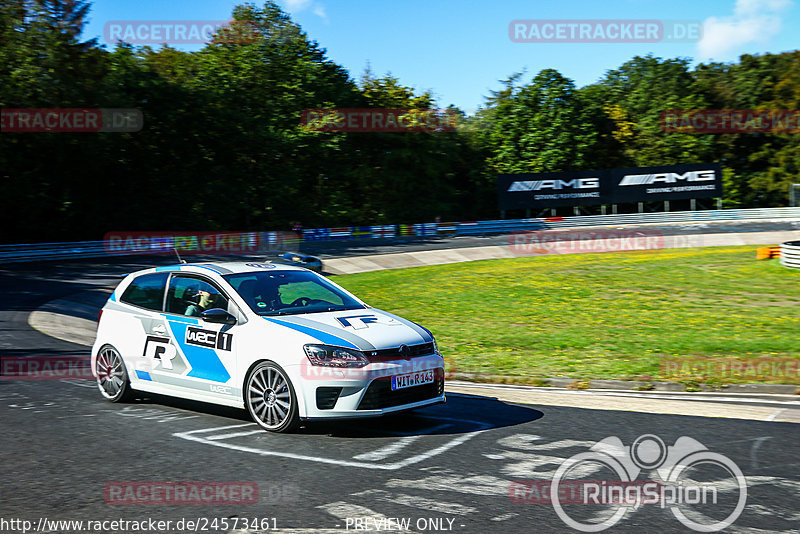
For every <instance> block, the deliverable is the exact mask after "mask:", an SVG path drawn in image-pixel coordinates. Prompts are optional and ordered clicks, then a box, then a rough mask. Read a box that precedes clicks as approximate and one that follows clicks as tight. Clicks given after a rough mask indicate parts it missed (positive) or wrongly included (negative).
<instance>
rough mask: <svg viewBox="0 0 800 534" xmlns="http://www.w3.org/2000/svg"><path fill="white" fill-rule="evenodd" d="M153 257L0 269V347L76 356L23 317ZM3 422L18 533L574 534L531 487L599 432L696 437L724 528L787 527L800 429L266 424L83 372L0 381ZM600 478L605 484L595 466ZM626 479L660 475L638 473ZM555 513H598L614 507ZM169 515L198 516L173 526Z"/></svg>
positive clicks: (635, 521)
mask: <svg viewBox="0 0 800 534" xmlns="http://www.w3.org/2000/svg"><path fill="white" fill-rule="evenodd" d="M770 229H775V228H774V226H773V227H771V228H770ZM506 239H507V238H506ZM481 244H484V243H481ZM167 261H169V260H167V259H160V260H155V261H153V260H150V259H148V260H145V261H144V262H140V263H136V262H131V263H116V264H113V265H109V264H107V263H104V262H103V261H102V260H96V261H83V262H78V261H76V262H68V263H63V264H57V263H51V264H38V265H25V266H23V265H18V266H12V267H4V268H0V299H2V300H1V301H2V302H3V303H4V305H3V307H2V311H0V358H6V357H10V356H23V357H42V356H57V357H66V358H69V357H75V358H86V357H87V356H88V354H87V349H86V348H85V347H83V346H80V345H75V344H72V343H68V342H64V341H59V340H56V339H54V338H51V337H48V336H46V335H44V334H41V333H39V332H37V331H35V330H33V329H32V328H30V327H29V326H28V323H27V316H28V314H29V313H30V312H31V311H32V310H34V309H36V308H37V307H39V306H40V305H42V304H44V303H45V302H48V301H50V300H52V299H56V298H61V297H65V296H69V295H72V294H75V293H78V292H81V291H86V290H92V289H98V290H100V289H104V288H106V287H107V286H108V285H109V284H113V283H115V282H116V281H117V280H118V279H119V275H120V274H122V273H126V272H130V271H132V270H135V269H138V268H142V267H144V266H148V265H153V264H164V263H166V262H167ZM87 318H92V319H94V318H95V317H87ZM632 402H634V401H632ZM0 420H1V421H2V432H1V433H0V459H1V461H2V480H3V483H2V495H1V496H0V532H22V531H23V529H22V528H20V525H21V523H19V522H17V523H9V521H11V520H25V521H30V522H31V524H30V525H28V527H29V530H31V531H33V530H36V529H38V531H39V532H74V531H78V529H77V528H74V527H73V528H62V527H58V526H55V525H52V524H51V523H50V522H51V521H54V520H74V521H111V520H129V521H143V520H148V519H153V520H172V521H173V523H172V525H171V526H170V528H168V529H165V530H161V531H181V532H184V531H201V532H202V531H208V532H228V531H233V530H236V531H241V532H245V531H256V530H260V531H270V530H278V531H281V532H292V531H297V532H317V531H322V532H326V531H330V532H344V531H354V532H365V531H370V532H378V531H395V532H396V531H398V529H399V527H400V526H401V525H406V524H407V525H408V530H409V531H412V532H441V531H455V532H470V533H490V532H512V533H516V532H568V531H574V530H572V529H570V528H569V527H568V526H567V525H566V524H565V522H564V521H563V520H562V519H561V518H560V517H559V516H558V515H557V514H556V511H555V509H554V507H553V505H552V503H551V502H550V501H549V500H547V499H540V500H537V497H538V496H539V495H540V494H539V493H537V492H538V491H546V490H543V489H542V488H544V487H545V486H547V487H548V488H549V484H550V481H551V480H552V479H553V476H554V475H555V473H556V470H557V469H558V468H559V466H561V465H562V463H563V462H564V461H565V460H567V459H568V458H570V457H572V456H574V455H576V454H579V453H585V452H587V451H588V450H589V448H590V447H591V446H593V445H594V444H595V443H597V442H599V441H601V440H603V439H604V438H608V437H610V436H616V437H618V438H619V439H621V441H622V443H623V444H625V445H631V444H632V443H634V442H635V441H636V439H637V438H638V437H640V436H642V435H645V434H654V435H657V436H658V437H660V438H661V440H663V442H664V443H665V444H667V445H672V444H674V443H675V442H676V440H678V438H680V437H682V436H687V437H689V438H693V439H694V440H697V441H698V442H699V443H700V444H702V445H703V446H705V447H706V448H707V449H708V450H709V451H710V452H712V453H718V454H720V455H724V457H725V458H727V459H728V460H730V462H732V463H734V464H735V465H736V466H738V468H739V469H741V472H742V473H743V475H744V476H745V477H746V482H747V500H746V506H745V508H744V510H743V512H742V514H741V515H740V516H739V517H738V519H736V521H735V522H734V523H733V525H732V526H731V527H729V528H727V529H726V531H729V532H777V531H783V532H800V510H798V503H800V460H798V456H797V450H798V448H797V444H798V442H800V425H798V424H792V423H774V422H757V421H747V420H733V419H714V418H704V417H685V416H674V415H658V414H646V413H634V412H619V411H613V412H612V411H600V410H589V409H579V408H566V407H554V406H526V405H514V404H508V403H503V402H500V401H497V400H495V399H493V398H490V397H482V396H478V395H454V394H450V395H449V396H448V402H447V404H445V405H440V406H435V407H431V408H427V409H423V410H418V411H416V412H413V413H411V414H406V415H398V416H393V417H389V418H385V419H381V420H366V421H361V422H347V423H336V424H333V423H325V424H321V423H315V424H310V425H307V426H305V427H303V428H302V429H301V430H300V431H299V432H298V433H296V434H292V435H275V434H269V433H265V432H262V431H260V430H257V428H256V426H255V425H254V424H252V423H250V422H249V420H248V418H247V416H246V414H245V413H244V412H243V411H238V410H233V409H227V408H220V407H213V406H208V405H203V404H199V403H194V402H189V401H181V400H176V399H170V398H166V397H157V396H150V397H148V398H144V399H141V400H139V401H136V402H134V403H131V404H111V403H108V402H106V401H104V400H103V399H102V398H101V397H100V395H99V393H98V392H97V391H96V390H95V386H94V384H93V383H92V382H91V381H89V380H81V379H69V380H16V381H10V380H0ZM645 456H646V455H645ZM589 472H590V473H591V472H596V471H591V470H589ZM601 476H602V478H603V480H606V479H608V478H609V477H607V476H604V475H603V474H602V473H598V474H595V475H594V477H595V478H596V479H599V478H600V477H601ZM698 476H699V475H697V476H695V478H694V480H699V479H698V478H697V477H698ZM709 476H710V478H709V479H707V480H712V479H713V480H716V481H717V482H718V484H717V486H718V488H719V504H718V505H714V506H716V508H714V506H711V505H708V507H707V508H704V509H703V510H704V513H707V514H708V515H709V516H713V517H716V518H718V519H722V518H724V517H725V516H726V515H727V514H728V513H730V511H731V510H732V502H734V501H735V499H733V498H734V496H735V495H738V494H739V488H738V487H737V486H736V484H735V483H731V481H732V480H733V479H728V480H727V482H726V481H723V480H722V478H721V476H720V475H719V473H717V474H716V475H709ZM714 477H716V478H714ZM583 478H586V477H583ZM588 478H592V476H588ZM638 479H640V480H646V479H655V480H657V479H658V475H656V473H655V471H654V470H652V469H644V470H643V473H640V474H639V475H638ZM686 480H687V481H689V480H690V479H686ZM531 481H537V483H536V484H534V483H531ZM131 482H138V483H145V484H150V485H151V486H147V487H152V486H159V485H160V486H164V484H163V483H165V482H200V483H210V482H231V483H236V484H238V485H240V486H242V487H246V488H251V489H253V488H255V489H256V491H255V493H254V494H253V495H255V498H253V499H251V501H252V502H246V503H244V504H243V503H241V502H234V503H231V502H230V501H231V500H235V499H233V497H232V495H233V494H232V493H231V494H228V495H227V497H226V496H225V495H222V497H220V496H219V494H217V496H216V497H215V499H214V501H213V502H212V503H211V504H205V503H204V504H182V505H175V504H170V505H164V504H159V503H156V504H153V503H147V504H142V502H144V500H145V499H144V498H142V497H141V496H140V497H139V499H140V501H139V502H138V503H137V504H130V503H127V504H120V503H119V502H115V501H114V500H113V495H114V494H113V491H115V488H119V487H122V486H125V485H126V484H128V483H131ZM526 482H527V483H528V484H527V485H526V484H525V483H526ZM686 483H687V484H689V482H686ZM151 495H152V494H151ZM732 499H733V501H732ZM139 504H141V505H139ZM726 506H727V507H728V508H725V507H726ZM564 509H565V510H567V511H568V512H569V513H570V514H571V515H570V517H574V518H576V519H581V518H583V519H587V520H590V519H593V520H595V521H596V520H598V519H603V518H606V517H608V516H610V514H611V513H613V511H614V510H616V509H617V507H616V506H615V505H614V504H613V502H612V503H611V504H605V505H603V504H590V505H584V504H569V505H566V506H565V507H564ZM687 517H689V518H692V517H697V516H693V515H691V514H690V513H689V512H687ZM45 518H46V521H45V520H44V519H45ZM181 519H183V520H184V521H194V522H198V524H197V525H194V528H189V527H187V526H186V523H184V524H183V525H184V528H176V527H175V526H174V525H175V524H176V522H177V521H179V520H181ZM215 519H216V521H215ZM222 519H226V522H224V523H223V521H221V520H222ZM198 520H199V521H198ZM245 520H247V521H245ZM256 520H258V521H256ZM4 521H5V523H4ZM255 523H258V524H255ZM109 525H110V523H109ZM198 525H199V526H198ZM687 530H688V528H687V527H686V526H685V525H684V524H682V523H681V522H680V521H679V520H678V519H677V518H676V515H674V514H673V512H671V511H670V508H669V507H668V506H667V507H665V508H662V507H661V506H660V505H659V504H643V505H641V506H638V507H636V508H634V507H631V508H629V509H628V511H627V512H626V513H625V515H624V517H622V518H621V519H620V520H619V522H618V523H617V524H616V525H615V526H613V527H612V528H610V529H609V530H607V532H685V531H687ZM84 531H86V530H84ZM96 531H98V532H99V531H104V532H122V531H125V530H124V529H119V528H118V529H116V530H114V529H112V528H110V527H109V528H108V529H107V530H96ZM139 531H141V532H154V531H158V530H148V529H146V528H141V529H140V530H139Z"/></svg>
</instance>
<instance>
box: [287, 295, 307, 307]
mask: <svg viewBox="0 0 800 534" xmlns="http://www.w3.org/2000/svg"><path fill="white" fill-rule="evenodd" d="M309 304H311V299H310V298H308V297H300V298H299V299H296V300H295V301H294V302H292V303H291V304H289V306H308V305H309Z"/></svg>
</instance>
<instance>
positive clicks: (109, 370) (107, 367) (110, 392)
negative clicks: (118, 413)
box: [95, 345, 135, 402]
mask: <svg viewBox="0 0 800 534" xmlns="http://www.w3.org/2000/svg"><path fill="white" fill-rule="evenodd" d="M95 372H96V374H97V388H98V389H99V390H100V394H101V395H103V398H105V399H106V400H108V401H110V402H128V401H131V400H133V399H134V397H135V394H134V392H133V390H132V389H131V382H130V380H129V379H128V371H127V370H126V369H125V362H124V361H123V360H122V356H121V355H120V353H119V351H118V350H117V349H115V348H114V347H112V346H111V345H103V346H102V347H101V348H100V350H99V351H98V353H97V360H96V361H95Z"/></svg>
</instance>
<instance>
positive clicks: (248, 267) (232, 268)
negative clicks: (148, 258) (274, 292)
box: [137, 261, 308, 275]
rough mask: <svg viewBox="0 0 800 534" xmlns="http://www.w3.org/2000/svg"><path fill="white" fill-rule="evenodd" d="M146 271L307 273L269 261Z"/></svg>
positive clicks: (159, 268) (170, 266)
mask: <svg viewBox="0 0 800 534" xmlns="http://www.w3.org/2000/svg"><path fill="white" fill-rule="evenodd" d="M147 270H148V271H151V272H157V273H160V272H194V273H208V272H209V271H213V272H215V273H217V274H219V275H226V274H234V273H250V272H258V271H307V270H308V269H304V268H302V267H295V266H293V265H285V264H282V263H272V262H269V261H263V262H255V261H252V262H244V261H225V262H214V263H179V264H176V265H165V266H163V267H155V268H153V269H147ZM140 272H144V271H140ZM137 274H138V273H137Z"/></svg>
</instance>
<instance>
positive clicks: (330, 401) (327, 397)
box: [317, 386, 342, 410]
mask: <svg viewBox="0 0 800 534" xmlns="http://www.w3.org/2000/svg"><path fill="white" fill-rule="evenodd" d="M341 393H342V388H334V387H326V386H323V387H318V388H317V408H318V409H320V410H330V409H332V408H333V407H334V406H336V401H337V400H339V395H340V394H341Z"/></svg>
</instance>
